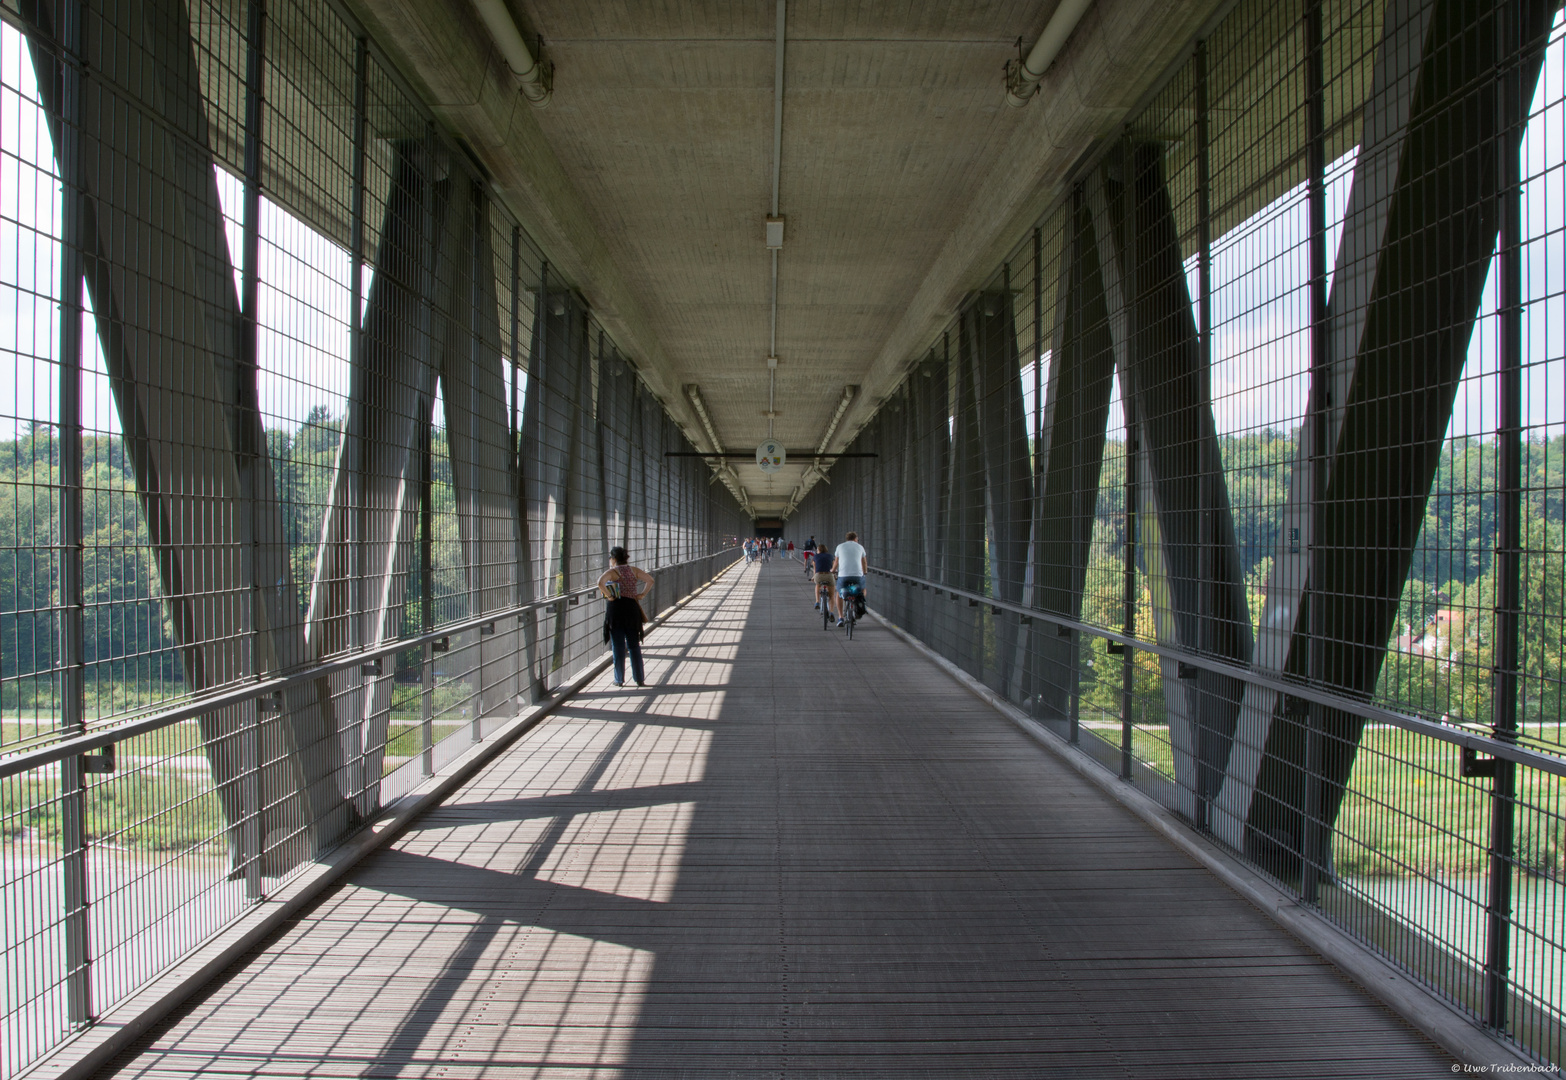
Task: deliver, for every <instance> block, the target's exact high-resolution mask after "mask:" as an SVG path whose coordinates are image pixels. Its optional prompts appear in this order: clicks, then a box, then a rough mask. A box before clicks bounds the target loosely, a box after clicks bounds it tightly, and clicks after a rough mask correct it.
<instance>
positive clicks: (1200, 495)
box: [1090, 143, 1251, 816]
mask: <svg viewBox="0 0 1566 1080" xmlns="http://www.w3.org/2000/svg"><path fill="white" fill-rule="evenodd" d="M1164 153H1165V149H1164V147H1163V146H1162V145H1159V144H1155V143H1132V144H1130V145H1129V146H1126V147H1123V148H1122V149H1121V151H1120V152H1119V153H1117V154H1116V155H1114V157H1112V158H1111V160H1110V161H1109V162H1108V163H1107V164H1106V165H1105V166H1103V167H1102V168H1101V169H1100V170H1099V171H1098V173H1097V174H1096V175H1095V177H1094V178H1093V181H1092V185H1091V188H1090V199H1091V201H1092V204H1093V210H1094V215H1093V216H1094V218H1095V223H1096V224H1097V226H1098V228H1097V237H1098V243H1099V250H1100V254H1099V263H1100V267H1101V272H1102V275H1103V279H1104V282H1105V286H1106V290H1107V293H1108V302H1107V306H1108V308H1109V310H1110V312H1111V313H1112V316H1111V318H1110V320H1109V324H1108V325H1109V327H1110V332H1111V335H1112V338H1113V340H1114V346H1115V350H1116V354H1117V356H1116V362H1117V367H1118V369H1119V372H1120V393H1121V400H1122V401H1123V402H1125V403H1126V414H1127V424H1128V427H1134V430H1135V437H1136V441H1137V443H1138V447H1139V451H1138V454H1137V468H1138V473H1139V475H1138V477H1137V479H1138V484H1137V487H1138V490H1139V492H1140V501H1141V507H1140V508H1139V528H1140V531H1141V533H1142V538H1141V541H1140V543H1139V545H1138V548H1139V550H1138V554H1139V555H1140V558H1141V565H1142V569H1143V574H1144V579H1145V581H1146V584H1147V587H1148V590H1149V592H1150V594H1151V596H1152V607H1153V618H1154V630H1155V633H1156V635H1157V640H1158V641H1159V642H1160V643H1162V644H1166V645H1175V646H1178V647H1180V648H1183V649H1187V650H1190V651H1192V652H1203V653H1207V654H1208V655H1213V656H1217V657H1219V658H1222V659H1225V660H1231V661H1234V662H1236V663H1240V664H1248V663H1249V662H1250V658H1251V627H1250V614H1249V609H1248V607H1247V605H1246V601H1245V588H1244V582H1243V580H1242V574H1241V570H1240V562H1239V557H1238V554H1237V552H1236V544H1235V536H1234V523H1233V517H1232V515H1231V513H1230V509H1229V496H1228V490H1227V486H1226V485H1225V483H1224V478H1223V463H1222V456H1221V454H1220V452H1219V448H1218V435H1217V429H1216V425H1215V423H1214V420H1213V411H1212V395H1211V389H1210V373H1209V372H1208V371H1207V370H1206V369H1205V367H1204V366H1203V363H1202V351H1201V343H1200V340H1199V339H1198V337H1197V329H1196V322H1195V319H1194V317H1193V314H1192V305H1191V297H1190V293H1189V291H1188V289H1187V287H1186V280H1185V271H1184V266H1183V260H1182V254H1181V249H1180V242H1179V233H1178V231H1177V229H1176V227H1175V221H1174V214H1173V211H1172V207H1171V201H1170V196H1169V189H1168V184H1167V182H1166V179H1165V177H1164ZM1204 481H1205V482H1204ZM1204 522H1207V523H1209V525H1208V526H1204ZM1207 527H1210V528H1211V530H1212V532H1211V535H1204V528H1207ZM1204 564H1205V565H1204ZM1160 667H1161V669H1162V672H1163V685H1164V700H1165V705H1166V709H1167V712H1168V715H1169V741H1170V744H1171V746H1172V748H1173V750H1174V765H1175V775H1176V780H1177V781H1178V786H1179V789H1180V791H1181V792H1182V798H1183V799H1185V800H1186V801H1187V802H1188V803H1189V805H1185V806H1182V807H1181V809H1182V811H1183V812H1185V813H1187V814H1188V815H1191V816H1196V814H1197V807H1198V805H1199V804H1200V803H1202V802H1204V801H1205V800H1208V799H1210V798H1211V797H1212V796H1213V795H1214V794H1216V792H1217V790H1218V787H1219V784H1220V782H1221V780H1222V776H1223V769H1224V766H1225V764H1226V763H1227V761H1228V758H1229V748H1230V744H1231V742H1232V740H1233V738H1234V731H1235V726H1236V724H1237V722H1238V719H1239V711H1240V699H1241V694H1242V691H1243V687H1242V685H1241V684H1240V683H1239V681H1238V680H1236V679H1233V678H1230V677H1227V676H1221V675H1216V674H1212V673H1203V674H1202V675H1201V676H1200V677H1199V678H1198V679H1188V680H1182V679H1180V678H1179V675H1180V672H1179V670H1178V664H1176V663H1175V662H1172V661H1169V660H1163V661H1161V663H1160Z"/></svg>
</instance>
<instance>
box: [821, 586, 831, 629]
mask: <svg viewBox="0 0 1566 1080" xmlns="http://www.w3.org/2000/svg"><path fill="white" fill-rule="evenodd" d="M820 596H821V629H823V630H829V629H831V627H832V605H831V604H830V603H829V602H828V601H827V596H826V593H821V594H820Z"/></svg>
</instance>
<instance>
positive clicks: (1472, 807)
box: [1085, 722, 1566, 877]
mask: <svg viewBox="0 0 1566 1080" xmlns="http://www.w3.org/2000/svg"><path fill="white" fill-rule="evenodd" d="M1085 726H1087V727H1088V728H1089V729H1091V730H1093V731H1094V732H1095V733H1096V734H1097V735H1099V737H1101V738H1104V739H1105V740H1107V741H1109V742H1110V743H1112V744H1114V745H1119V738H1120V737H1119V727H1118V725H1113V724H1111V725H1107V726H1101V725H1100V724H1099V723H1098V722H1092V723H1089V724H1087V725H1085ZM1131 749H1132V753H1133V755H1135V756H1136V757H1137V759H1138V760H1140V761H1142V762H1144V763H1146V764H1147V765H1149V766H1151V767H1152V768H1154V769H1156V770H1157V771H1159V772H1160V773H1162V774H1163V775H1165V776H1168V777H1170V778H1171V779H1173V777H1174V753H1173V751H1172V749H1171V747H1170V745H1169V738H1168V729H1167V728H1166V727H1164V726H1161V725H1160V726H1151V725H1150V726H1146V727H1143V726H1136V727H1133V728H1132V736H1131ZM1460 760H1461V751H1460V750H1459V749H1458V748H1457V747H1456V746H1453V745H1452V744H1450V743H1445V742H1439V741H1437V740H1435V739H1429V738H1424V737H1422V736H1417V735H1414V734H1411V733H1409V732H1405V731H1401V730H1398V729H1394V728H1377V727H1372V728H1367V729H1366V730H1365V733H1364V736H1363V738H1362V740H1361V742H1360V748H1359V752H1358V753H1357V754H1356V755H1355V758H1354V768H1353V771H1352V772H1351V773H1350V776H1349V784H1348V790H1347V792H1346V793H1345V794H1344V797H1343V806H1342V809H1341V810H1340V811H1339V814H1338V819H1337V832H1336V835H1335V836H1334V839H1333V852H1332V854H1333V866H1334V869H1335V870H1336V872H1337V873H1338V874H1341V875H1345V876H1349V877H1389V876H1390V877H1396V876H1403V875H1410V874H1420V875H1426V876H1431V877H1442V876H1457V875H1466V874H1477V873H1483V872H1485V870H1486V869H1487V867H1488V859H1489V852H1488V848H1487V840H1488V837H1489V835H1490V813H1491V810H1490V790H1489V787H1490V782H1489V781H1488V780H1466V779H1463V778H1462V776H1461V774H1460ZM1561 794H1562V785H1561V782H1560V780H1559V779H1557V778H1556V777H1553V776H1550V775H1548V774H1545V773H1539V772H1534V771H1532V770H1528V769H1523V770H1519V771H1518V802H1517V807H1516V833H1515V836H1516V848H1515V850H1516V855H1517V859H1518V862H1519V863H1520V864H1521V865H1522V866H1524V867H1525V868H1527V869H1528V870H1529V871H1530V872H1532V873H1536V874H1544V875H1548V876H1550V877H1563V876H1566V825H1563V820H1562V816H1561V814H1562V809H1563V807H1562V805H1561Z"/></svg>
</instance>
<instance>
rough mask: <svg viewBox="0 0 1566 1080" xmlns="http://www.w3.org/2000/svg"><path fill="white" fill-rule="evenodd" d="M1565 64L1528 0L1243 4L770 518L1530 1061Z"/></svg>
mask: <svg viewBox="0 0 1566 1080" xmlns="http://www.w3.org/2000/svg"><path fill="white" fill-rule="evenodd" d="M1563 78H1566V28H1563V22H1562V16H1561V13H1560V12H1559V11H1558V10H1557V5H1556V4H1555V3H1553V2H1550V0H1545V2H1541V3H1529V2H1508V3H1500V4H1474V3H1462V2H1449V0H1374V2H1366V0H1296V2H1292V3H1284V4H1276V3H1262V2H1250V0H1242V2H1241V3H1239V4H1237V5H1236V6H1234V7H1233V8H1232V9H1230V10H1229V11H1228V12H1227V13H1226V14H1225V15H1224V16H1223V17H1222V18H1221V20H1220V21H1218V22H1217V23H1216V24H1215V25H1213V26H1212V27H1210V28H1209V30H1208V31H1207V32H1206V33H1204V35H1203V37H1202V39H1201V40H1200V41H1198V42H1196V43H1195V45H1194V47H1193V48H1192V49H1191V50H1190V51H1189V52H1188V54H1187V55H1186V56H1185V57H1184V58H1183V59H1182V61H1181V62H1180V63H1179V64H1178V65H1177V67H1176V68H1175V69H1174V70H1173V71H1172V72H1170V74H1169V76H1168V78H1166V79H1165V80H1164V81H1163V82H1162V83H1161V84H1160V85H1159V87H1158V88H1157V90H1156V92H1154V93H1153V94H1151V95H1150V96H1149V97H1148V98H1147V99H1146V101H1145V102H1144V103H1143V104H1142V105H1141V106H1139V107H1138V108H1137V109H1136V110H1134V111H1133V113H1132V115H1131V116H1130V117H1129V118H1128V119H1127V121H1126V123H1125V125H1124V127H1123V129H1122V130H1121V131H1120V132H1119V133H1118V134H1117V135H1116V137H1114V138H1112V139H1110V140H1108V141H1107V142H1106V143H1105V144H1104V145H1103V146H1102V148H1101V149H1100V150H1099V151H1098V152H1097V153H1096V154H1095V155H1094V156H1093V157H1092V158H1091V159H1090V160H1088V161H1086V162H1085V163H1084V164H1083V165H1082V166H1081V167H1079V168H1078V170H1077V171H1076V173H1075V174H1074V175H1073V176H1072V177H1071V178H1070V179H1069V182H1068V183H1066V184H1065V185H1064V186H1063V187H1062V189H1061V191H1060V193H1059V197H1058V198H1057V199H1056V200H1055V202H1054V204H1053V205H1052V206H1051V208H1050V209H1049V211H1048V212H1047V213H1046V214H1045V215H1044V216H1043V217H1042V218H1041V220H1040V221H1039V222H1038V224H1037V227H1036V229H1035V230H1034V231H1033V232H1032V234H1031V235H1029V236H1027V237H1026V238H1024V239H1023V241H1022V243H1020V244H1019V245H1018V247H1017V248H1016V249H1015V250H1014V251H1013V252H1012V253H1011V256H1010V258H1009V259H1008V260H1007V261H1006V263H1005V265H1004V266H1003V267H1001V268H1000V269H999V271H998V272H997V273H996V274H995V275H994V277H993V278H991V279H990V280H989V281H988V282H986V283H985V284H984V286H983V287H982V288H979V289H977V290H975V291H974V292H972V293H971V294H969V295H968V296H967V297H966V298H965V299H964V301H963V303H962V305H961V307H960V309H959V310H958V311H957V312H956V313H955V314H954V316H953V318H952V320H951V322H950V324H949V326H948V327H947V329H946V330H945V332H944V333H943V334H942V335H941V337H940V338H939V339H938V340H937V341H935V342H934V343H933V344H932V346H931V347H930V348H929V349H928V350H927V351H926V352H925V353H924V354H923V355H921V356H918V357H915V358H913V359H912V361H911V362H910V365H909V369H908V374H907V377H906V379H905V381H904V382H903V383H902V385H901V386H900V387H899V388H898V389H897V391H896V392H895V393H893V394H892V395H890V396H889V397H888V398H887V399H886V400H885V401H883V402H881V403H880V407H879V408H878V409H877V410H876V411H875V412H874V414H873V416H872V417H871V419H869V420H868V421H867V422H866V423H865V424H864V425H863V427H862V428H861V429H860V431H859V432H858V434H857V436H856V437H855V440H854V441H853V443H852V445H850V446H849V447H848V449H849V450H850V451H859V452H869V453H878V454H879V457H877V458H865V459H845V460H843V461H842V462H841V463H839V464H838V465H836V466H835V467H834V468H833V469H832V473H831V479H832V483H831V484H830V485H818V486H817V487H816V488H815V489H813V490H812V491H811V492H810V493H809V494H807V495H806V496H805V498H804V499H803V500H802V502H801V503H800V505H799V507H798V509H797V511H796V512H795V514H794V516H793V518H792V519H791V521H790V531H791V532H797V533H798V534H799V535H806V534H809V533H814V534H815V535H816V536H818V537H832V536H837V537H840V536H841V535H842V534H843V533H844V532H845V531H847V530H849V529H854V530H856V531H858V532H859V534H860V536H861V539H862V540H864V542H865V543H866V546H867V548H868V551H869V559H870V565H871V567H872V574H873V576H872V578H871V582H870V591H871V596H870V606H871V607H872V609H876V610H878V611H879V612H880V613H881V614H883V615H884V616H885V617H886V618H888V619H889V620H891V621H892V622H893V623H895V624H897V625H900V626H902V627H904V628H905V629H907V630H908V631H910V632H911V633H913V634H914V635H916V636H917V637H919V638H920V639H921V640H923V641H924V642H925V643H927V644H928V645H930V646H931V647H932V648H933V649H935V650H936V651H937V652H938V653H940V654H941V655H943V656H945V657H947V658H949V659H950V660H952V661H953V662H954V663H956V664H958V665H959V666H960V667H962V668H963V669H964V670H966V671H967V672H968V673H970V674H971V675H973V676H974V677H976V678H978V679H981V680H982V681H983V682H984V683H986V684H987V685H988V686H990V687H991V688H992V689H994V690H995V691H997V692H998V693H1000V694H1003V695H1005V697H1007V698H1008V699H1009V700H1010V701H1012V702H1013V703H1015V704H1016V705H1017V706H1019V707H1020V708H1021V709H1022V710H1024V711H1025V712H1026V713H1027V714H1029V715H1030V716H1032V717H1033V718H1035V719H1036V720H1037V721H1038V722H1039V723H1041V724H1043V725H1044V726H1045V727H1046V728H1048V729H1051V730H1053V731H1055V732H1056V733H1058V734H1059V735H1061V736H1063V737H1065V738H1067V739H1069V740H1071V741H1073V742H1077V743H1079V744H1080V745H1081V746H1082V747H1083V749H1084V750H1086V751H1088V752H1089V753H1090V754H1092V755H1093V756H1094V757H1096V758H1097V759H1098V760H1100V761H1101V762H1103V763H1104V764H1105V765H1106V766H1107V767H1108V768H1110V769H1112V770H1114V771H1115V772H1116V773H1118V774H1119V775H1121V776H1123V777H1124V778H1126V780H1128V781H1129V782H1132V783H1135V784H1137V785H1138V786H1140V787H1142V788H1143V789H1144V790H1146V791H1147V792H1149V793H1150V794H1152V795H1154V796H1155V797H1156V798H1158V799H1159V800H1161V801H1162V802H1163V803H1164V804H1165V805H1167V806H1169V807H1170V808H1172V809H1174V810H1176V811H1177V812H1179V813H1180V814H1182V815H1184V816H1185V817H1186V818H1187V819H1188V820H1189V821H1190V822H1191V823H1192V824H1193V825H1194V826H1196V827H1197V828H1199V829H1202V830H1205V831H1208V832H1210V833H1211V834H1212V835H1213V836H1214V837H1215V838H1216V839H1218V840H1220V841H1221V842H1223V843H1224V844H1226V845H1228V846H1229V847H1230V848H1231V849H1233V850H1234V851H1235V852H1236V853H1238V854H1239V855H1241V856H1242V857H1244V858H1245V859H1247V860H1249V861H1250V862H1251V863H1252V864H1253V865H1254V866H1256V867H1258V868H1259V869H1261V870H1263V871H1264V872H1265V873H1267V874H1269V875H1270V876H1271V877H1272V878H1273V879H1274V880H1275V881H1277V882H1278V883H1279V884H1280V885H1282V886H1283V887H1284V888H1286V889H1289V890H1292V891H1294V892H1295V893H1296V895H1298V896H1299V897H1300V898H1301V899H1302V900H1303V901H1304V902H1306V903H1309V904H1312V905H1315V906H1316V907H1317V908H1318V909H1319V910H1320V911H1321V912H1322V913H1323V914H1324V915H1326V916H1327V917H1328V918H1330V919H1332V920H1334V921H1335V922H1336V923H1337V924H1338V925H1339V926H1341V927H1342V928H1344V929H1345V930H1347V931H1348V932H1349V933H1351V934H1353V935H1354V936H1356V937H1357V938H1359V939H1360V940H1361V941H1363V942H1364V943H1366V944H1368V945H1369V946H1371V947H1372V948H1374V949H1376V950H1377V951H1379V952H1380V953H1381V954H1382V955H1384V956H1385V957H1387V958H1388V959H1389V960H1391V961H1393V962H1394V963H1396V964H1399V965H1401V966H1402V967H1403V968H1405V969H1406V970H1407V971H1409V972H1410V973H1412V974H1413V975H1415V976H1416V977H1417V978H1419V979H1421V980H1423V981H1425V982H1426V983H1427V984H1429V985H1430V986H1432V987H1435V988H1436V989H1437V990H1438V991H1440V992H1441V993H1443V994H1445V995H1447V996H1448V997H1449V998H1450V999H1451V1000H1452V1001H1454V1002H1455V1003H1456V1004H1458V1005H1459V1006H1460V1007H1461V1008H1462V1009H1464V1010H1466V1011H1467V1012H1469V1013H1470V1014H1471V1015H1472V1016H1473V1017H1475V1018H1476V1019H1478V1020H1480V1021H1481V1022H1483V1023H1485V1024H1488V1025H1490V1026H1492V1027H1493V1028H1495V1029H1497V1030H1498V1031H1500V1032H1502V1033H1503V1034H1505V1035H1506V1036H1508V1037H1510V1038H1512V1039H1514V1040H1515V1041H1516V1042H1517V1043H1518V1044H1520V1045H1521V1046H1522V1047H1524V1048H1525V1049H1526V1050H1528V1051H1529V1052H1531V1053H1533V1054H1535V1055H1537V1056H1538V1057H1540V1058H1543V1059H1546V1060H1550V1061H1560V1060H1561V1059H1562V1053H1563V1047H1562V1045H1561V1041H1562V1026H1561V1025H1562V1019H1563V1017H1566V981H1563V980H1566V970H1563V969H1566V964H1563V960H1566V935H1563V933H1562V931H1561V928H1560V926H1559V923H1558V918H1557V912H1558V911H1559V908H1560V904H1561V902H1562V899H1563V894H1562V892H1561V886H1560V884H1559V882H1560V879H1561V877H1562V874H1563V872H1566V862H1563V858H1566V843H1563V840H1562V837H1563V836H1566V833H1563V832H1562V819H1561V816H1560V815H1561V806H1560V795H1561V792H1560V784H1561V777H1562V776H1563V775H1566V755H1563V753H1562V751H1563V744H1562V730H1561V716H1562V700H1561V659H1562V654H1561V647H1562V643H1563V642H1566V608H1563V600H1562V596H1563V594H1562V586H1561V583H1562V581H1563V580H1566V542H1563V533H1562V504H1563V494H1566V485H1563V473H1562V461H1561V453H1562V448H1563V446H1566V413H1563V406H1562V401H1563V400H1566V398H1563V396H1562V393H1561V382H1562V376H1563V373H1566V344H1563V342H1566V339H1563V336H1562V327H1563V326H1566V311H1563V299H1562V281H1563V273H1566V272H1563V267H1566V249H1563V247H1562V224H1563V221H1562V211H1561V207H1562V206H1563V205H1566V202H1563V200H1562V199H1561V198H1560V184H1561V178H1562V176H1563V169H1566V152H1563V147H1566V126H1563V120H1566V82H1563Z"/></svg>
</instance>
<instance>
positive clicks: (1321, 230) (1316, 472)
mask: <svg viewBox="0 0 1566 1080" xmlns="http://www.w3.org/2000/svg"><path fill="white" fill-rule="evenodd" d="M1323 93H1324V87H1323V64H1322V39H1321V0H1310V3H1309V4H1308V5H1307V7H1306V9H1305V97H1306V102H1305V109H1306V123H1307V128H1308V137H1309V146H1308V149H1307V153H1308V168H1309V173H1310V175H1309V176H1308V177H1307V181H1306V182H1307V185H1308V188H1307V195H1306V201H1307V212H1308V214H1309V217H1310V241H1309V256H1310V350H1311V360H1310V405H1309V410H1310V425H1311V535H1310V591H1309V593H1308V602H1309V604H1310V608H1309V613H1308V618H1309V626H1310V630H1309V632H1308V633H1307V634H1306V649H1307V650H1308V658H1309V665H1308V671H1309V678H1310V682H1311V685H1313V686H1320V685H1322V683H1323V682H1324V680H1325V678H1326V671H1325V666H1324V663H1323V660H1324V655H1325V654H1324V651H1323V649H1322V647H1321V636H1322V634H1323V633H1324V632H1325V627H1326V622H1325V619H1326V614H1325V612H1326V605H1325V597H1324V596H1323V595H1322V586H1323V583H1324V581H1325V579H1326V550H1325V548H1324V546H1323V541H1324V539H1325V537H1324V536H1323V533H1324V531H1325V505H1326V494H1327V385H1328V380H1329V379H1330V378H1331V372H1330V371H1329V368H1328V365H1329V364H1330V362H1331V357H1330V356H1329V354H1328V351H1327V350H1328V346H1329V341H1328V334H1329V327H1328V325H1327V204H1326V191H1325V190H1324V187H1325V183H1326V169H1327V157H1326V122H1325V110H1324V108H1323V100H1322V98H1323ZM1323 711H1324V710H1323V709H1322V707H1321V706H1320V705H1314V704H1313V705H1311V706H1309V709H1308V711H1307V713H1306V721H1305V722H1306V729H1305V806H1304V814H1303V815H1302V819H1301V820H1302V829H1301V831H1302V834H1303V835H1302V836H1301V837H1300V841H1301V842H1300V847H1301V852H1300V856H1301V860H1300V861H1301V866H1300V895H1301V897H1302V898H1303V899H1304V900H1305V902H1306V903H1307V904H1314V903H1315V902H1316V900H1317V897H1318V893H1319V890H1320V878H1321V871H1322V868H1323V867H1324V866H1325V859H1326V852H1327V842H1326V837H1325V836H1324V835H1323V834H1322V827H1321V820H1320V819H1321V816H1322V811H1321V795H1322V791H1321V782H1322V764H1323V757H1324V753H1323V751H1324V747H1323V746H1322V739H1323V732H1322V720H1323Z"/></svg>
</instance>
